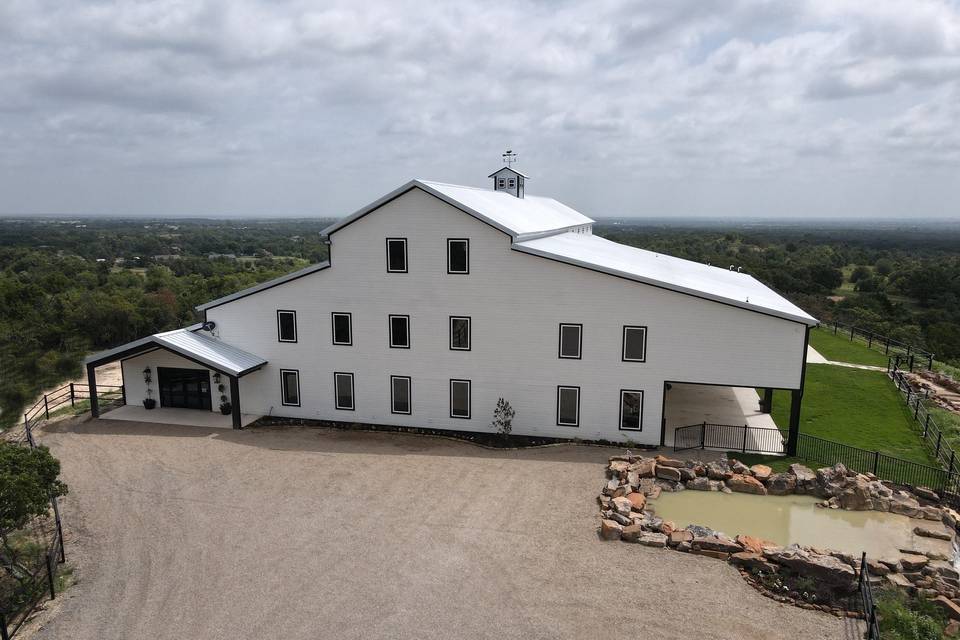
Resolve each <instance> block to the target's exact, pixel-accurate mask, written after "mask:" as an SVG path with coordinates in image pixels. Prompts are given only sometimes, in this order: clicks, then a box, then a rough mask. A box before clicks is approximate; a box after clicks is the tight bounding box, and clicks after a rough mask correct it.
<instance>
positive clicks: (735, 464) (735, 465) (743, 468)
mask: <svg viewBox="0 0 960 640" xmlns="http://www.w3.org/2000/svg"><path fill="white" fill-rule="evenodd" d="M730 470H731V471H733V472H734V473H739V474H740V475H750V467H748V466H747V465H745V464H743V463H742V462H740V461H739V460H731V461H730Z"/></svg>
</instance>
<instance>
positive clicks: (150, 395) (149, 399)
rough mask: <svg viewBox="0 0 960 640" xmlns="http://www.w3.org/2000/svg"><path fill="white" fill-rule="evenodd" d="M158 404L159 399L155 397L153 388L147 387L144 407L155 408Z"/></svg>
mask: <svg viewBox="0 0 960 640" xmlns="http://www.w3.org/2000/svg"><path fill="white" fill-rule="evenodd" d="M156 406H157V401H156V400H155V399H154V398H153V389H151V388H150V387H147V397H146V398H144V399H143V408H144V409H153V408H154V407H156Z"/></svg>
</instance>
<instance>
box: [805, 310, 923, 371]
mask: <svg viewBox="0 0 960 640" xmlns="http://www.w3.org/2000/svg"><path fill="white" fill-rule="evenodd" d="M820 328H821V329H822V330H824V331H831V332H832V333H833V334H834V335H838V336H846V337H847V338H849V339H850V341H851V342H859V343H861V344H864V345H866V346H867V348H868V349H874V350H876V351H882V352H883V353H884V354H885V355H887V356H897V355H899V356H901V357H903V358H904V362H905V363H906V364H907V367H908V368H909V369H910V371H913V369H914V367H915V366H918V367H919V366H922V367H924V368H925V369H932V368H933V354H932V353H930V352H929V351H924V350H923V349H919V348H917V347H915V346H913V345H911V344H907V343H906V342H901V341H899V340H894V339H893V338H890V337H888V336H884V335H881V334H879V333H877V332H876V331H870V330H869V329H864V328H862V327H855V326H853V325H849V324H844V323H843V322H838V321H833V322H829V323H825V324H823V325H821V327H820Z"/></svg>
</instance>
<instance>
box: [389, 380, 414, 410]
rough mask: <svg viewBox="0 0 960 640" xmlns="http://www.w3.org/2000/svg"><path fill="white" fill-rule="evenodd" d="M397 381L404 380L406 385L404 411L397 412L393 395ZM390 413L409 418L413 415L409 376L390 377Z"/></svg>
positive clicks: (411, 386)
mask: <svg viewBox="0 0 960 640" xmlns="http://www.w3.org/2000/svg"><path fill="white" fill-rule="evenodd" d="M398 380H405V381H406V383H407V410H406V411H398V410H397V399H396V395H395V391H396V387H395V386H394V384H395V382H396V381H398ZM390 413H397V414H400V415H405V416H409V415H410V414H412V413H413V379H412V378H411V377H410V376H390Z"/></svg>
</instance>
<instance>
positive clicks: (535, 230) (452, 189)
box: [322, 180, 593, 239]
mask: <svg viewBox="0 0 960 640" xmlns="http://www.w3.org/2000/svg"><path fill="white" fill-rule="evenodd" d="M413 188H420V189H423V190H424V191H426V192H427V193H429V194H432V195H434V196H436V197H438V198H440V199H441V200H443V201H444V202H447V203H448V204H450V205H452V206H454V207H456V208H458V209H460V210H461V211H464V212H466V213H468V214H470V215H472V216H474V217H475V218H479V219H480V220H483V221H484V222H487V223H488V224H491V225H493V226H494V227H496V228H497V229H500V230H501V231H503V232H505V233H508V234H510V235H511V236H513V238H514V239H523V238H524V237H525V236H526V237H531V236H536V235H538V234H543V233H548V232H555V231H562V230H564V229H570V228H572V227H578V226H581V225H586V224H593V220H591V219H590V218H588V217H587V216H585V215H583V214H582V213H580V212H579V211H575V210H573V209H571V208H570V207H568V206H567V205H565V204H563V203H560V202H557V201H556V200H554V199H553V198H541V197H539V196H530V195H527V196H524V197H523V198H517V197H516V196H512V195H510V194H509V193H505V192H503V191H493V190H491V189H481V188H478V187H464V186H461V185H457V184H446V183H443V182H431V181H429V180H411V181H410V182H408V183H406V184H405V185H403V186H402V187H400V188H399V189H395V190H394V191H391V192H390V193H388V194H387V195H385V196H383V197H382V198H380V199H378V200H376V201H375V202H372V203H370V204H369V205H367V206H366V207H364V208H363V209H360V210H359V211H357V212H355V213H353V214H351V215H349V216H347V217H346V218H343V219H342V220H340V221H338V222H336V223H334V224H332V225H331V226H329V227H327V228H326V229H324V230H323V232H322V233H323V234H324V235H329V234H331V233H333V232H334V231H336V230H337V229H341V228H343V227H345V226H347V225H348V224H350V223H351V222H353V221H354V220H357V219H359V218H362V217H363V216H365V215H366V214H368V213H370V212H371V211H373V210H374V209H377V208H379V207H381V206H382V205H384V204H386V203H387V202H389V201H390V200H393V199H394V198H396V197H397V196H400V195H402V194H403V193H406V192H407V191H409V190H410V189H413Z"/></svg>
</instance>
